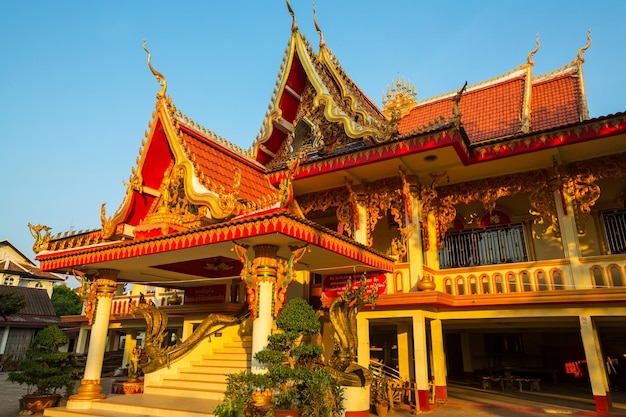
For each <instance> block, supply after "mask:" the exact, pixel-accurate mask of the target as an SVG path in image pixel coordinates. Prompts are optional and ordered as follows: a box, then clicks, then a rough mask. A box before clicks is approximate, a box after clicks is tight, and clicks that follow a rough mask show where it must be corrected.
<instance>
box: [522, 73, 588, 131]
mask: <svg viewBox="0 0 626 417" xmlns="http://www.w3.org/2000/svg"><path fill="white" fill-rule="evenodd" d="M532 88H533V91H532V96H531V97H532V99H531V103H532V104H531V108H532V111H531V115H530V117H531V119H530V120H531V130H532V131H535V132H536V131H540V130H544V129H549V128H551V127H554V126H564V125H568V124H571V123H576V122H579V121H580V116H581V100H580V98H581V94H580V80H579V78H578V73H577V72H575V71H570V72H567V73H564V74H561V75H559V76H556V77H550V78H546V79H543V80H536V81H535V82H533V87H532Z"/></svg>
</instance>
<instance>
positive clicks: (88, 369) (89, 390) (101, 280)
mask: <svg viewBox="0 0 626 417" xmlns="http://www.w3.org/2000/svg"><path fill="white" fill-rule="evenodd" d="M118 274H119V271H116V270H112V269H101V270H99V271H98V281H97V284H98V286H97V291H96V310H95V314H94V316H93V321H92V325H91V338H90V339H89V353H88V355H87V364H86V365H85V374H84V376H83V379H82V380H81V386H80V387H79V388H78V393H77V394H75V395H72V396H71V397H70V401H68V403H67V408H69V409H84V408H89V407H90V405H89V404H90V402H91V400H97V399H102V398H105V397H106V395H105V394H103V393H102V386H101V385H100V377H101V376H102V363H103V361H104V351H105V347H106V342H107V332H108V330H109V317H110V315H111V305H112V304H113V296H114V294H115V290H116V280H117V275H118Z"/></svg>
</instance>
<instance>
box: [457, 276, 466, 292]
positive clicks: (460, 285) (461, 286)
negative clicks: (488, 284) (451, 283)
mask: <svg viewBox="0 0 626 417" xmlns="http://www.w3.org/2000/svg"><path fill="white" fill-rule="evenodd" d="M456 293H457V294H458V295H465V279H464V278H463V277H458V278H457V279H456Z"/></svg>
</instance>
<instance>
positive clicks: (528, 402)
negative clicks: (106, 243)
mask: <svg viewBox="0 0 626 417" xmlns="http://www.w3.org/2000/svg"><path fill="white" fill-rule="evenodd" d="M6 378H7V373H6V372H0V417H16V416H18V415H19V412H20V407H19V398H20V397H21V396H22V395H24V394H26V392H27V389H26V387H24V386H20V385H17V384H12V383H10V382H8V381H7V380H6ZM111 380H112V378H103V380H102V386H103V388H104V391H105V393H109V392H110V389H111ZM541 388H542V390H541V391H540V392H519V391H514V390H505V391H500V390H483V389H481V388H479V387H478V386H473V385H465V384H451V386H449V387H448V396H449V398H448V401H447V403H446V404H445V405H442V406H439V407H437V408H435V409H433V410H431V411H427V412H422V413H417V414H421V415H424V416H429V417H430V416H434V417H468V416H471V417H546V415H547V414H558V415H571V416H589V417H591V416H596V415H597V414H596V413H595V406H594V403H593V398H592V396H591V394H590V392H589V389H588V388H586V387H584V386H577V385H565V384H562V385H556V386H555V385H547V384H546V386H545V387H544V386H543V385H542V387H541ZM612 398H613V410H612V412H611V413H610V414H604V415H603V417H609V416H610V417H613V416H620V417H621V416H623V417H626V392H623V391H619V392H614V393H612ZM414 415H415V412H414V411H410V410H393V411H391V412H389V414H388V417H409V416H414ZM372 416H375V414H372ZM33 417H38V416H33Z"/></svg>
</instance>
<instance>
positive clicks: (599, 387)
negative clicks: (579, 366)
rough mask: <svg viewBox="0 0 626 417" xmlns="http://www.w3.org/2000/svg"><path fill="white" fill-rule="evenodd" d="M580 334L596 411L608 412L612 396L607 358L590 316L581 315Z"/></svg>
mask: <svg viewBox="0 0 626 417" xmlns="http://www.w3.org/2000/svg"><path fill="white" fill-rule="evenodd" d="M579 321H580V334H581V336H582V341H583V348H584V350H585V359H586V360H587V369H588V371H589V380H590V382H591V391H592V393H593V398H594V401H595V403H596V411H598V412H608V411H609V410H610V408H611V394H610V391H609V381H608V379H607V375H606V367H605V366H606V365H605V362H604V360H605V358H604V355H603V354H602V349H601V346H600V340H599V338H598V331H597V330H596V326H595V324H594V322H593V320H592V318H591V316H588V315H580V316H579Z"/></svg>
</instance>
